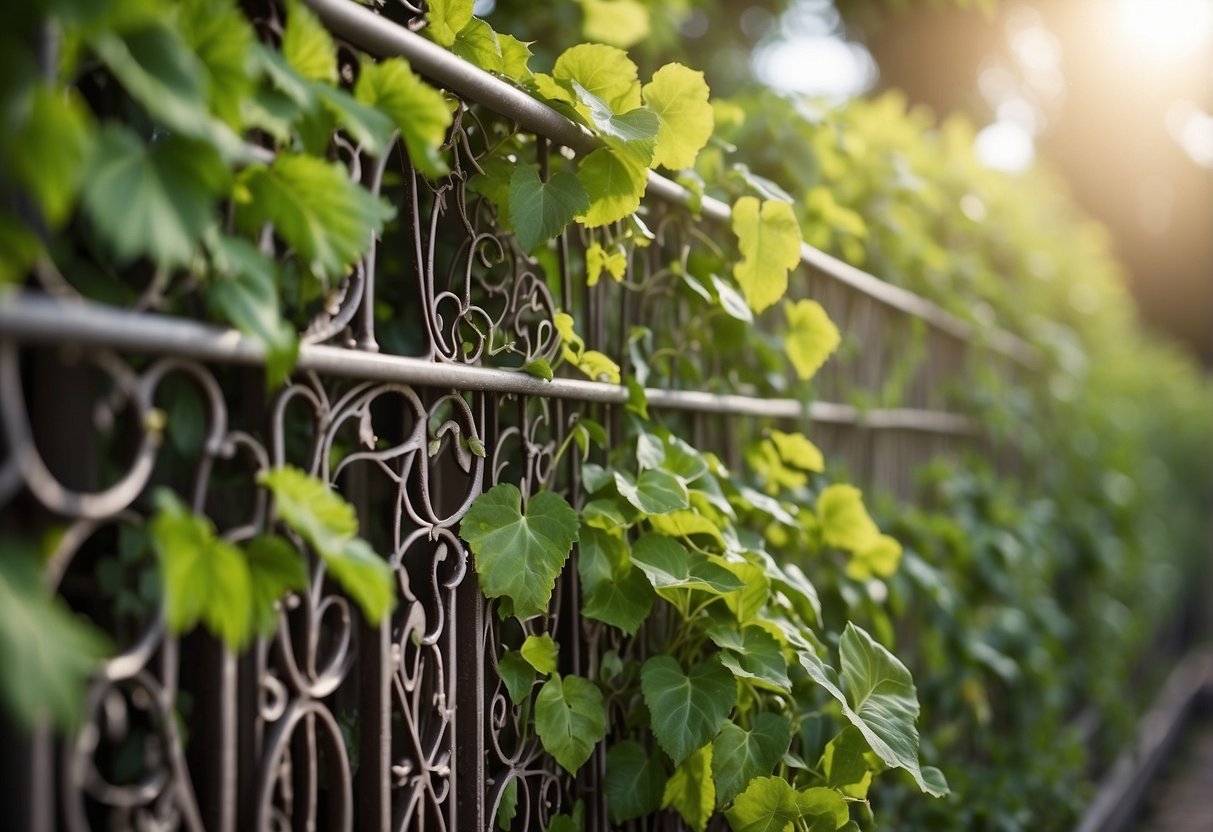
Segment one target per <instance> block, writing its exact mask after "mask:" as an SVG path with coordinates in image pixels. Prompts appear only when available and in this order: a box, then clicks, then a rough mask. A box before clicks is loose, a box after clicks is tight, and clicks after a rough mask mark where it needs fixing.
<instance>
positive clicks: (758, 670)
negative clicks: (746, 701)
mask: <svg viewBox="0 0 1213 832" xmlns="http://www.w3.org/2000/svg"><path fill="white" fill-rule="evenodd" d="M743 586H744V584H743ZM708 637H709V638H711V639H712V641H713V642H714V643H715V644H716V646H717V647H719V648H720V650H721V653H720V663H721V664H723V665H724V666H725V667H727V668H728V669H729V670H730V671H732V673H733V675H734V676H736V677H737V678H738V679H748V680H750V681H751V682H753V683H755V684H757V685H759V686H761V687H764V688H768V689H770V690H773V691H775V692H776V693H788V692H790V691H791V689H792V683H791V681H790V680H789V679H788V663H787V661H786V660H785V659H784V658H783V652H782V651H781V650H780V646H779V642H777V641H776V640H775V638H774V636H772V635H771V634H770V633H768V632H767V631H766V630H764V629H762V628H761V627H755V626H752V625H750V626H746V627H742V628H740V629H738V628H737V627H736V625H734V624H732V623H731V622H730V623H729V624H727V625H717V626H714V627H712V628H711V629H709V630H708Z"/></svg>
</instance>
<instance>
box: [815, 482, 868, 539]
mask: <svg viewBox="0 0 1213 832" xmlns="http://www.w3.org/2000/svg"><path fill="white" fill-rule="evenodd" d="M817 518H818V520H819V521H820V522H821V534H822V539H823V540H825V542H826V545H827V546H834V547H836V548H839V549H846V550H848V551H851V552H858V551H861V550H863V549H867V548H869V547H871V546H873V545H875V544H876V543H877V542H878V541H879V539H880V529H878V528H876V524H875V523H874V522H872V518H871V517H869V516H868V510H867V509H866V508H864V505H863V494H862V493H861V492H860V490H859V489H858V488H856V487H855V486H853V485H831V486H830V487H828V488H826V489H825V490H824V491H822V492H821V494H820V496H818V498H817Z"/></svg>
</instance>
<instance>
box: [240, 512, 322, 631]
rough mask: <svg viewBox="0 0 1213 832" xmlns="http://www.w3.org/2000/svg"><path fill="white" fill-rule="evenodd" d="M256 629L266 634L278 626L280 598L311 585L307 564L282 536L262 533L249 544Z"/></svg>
mask: <svg viewBox="0 0 1213 832" xmlns="http://www.w3.org/2000/svg"><path fill="white" fill-rule="evenodd" d="M245 554H246V555H247V556H248V570H249V590H250V598H251V600H252V610H253V611H252V625H253V629H254V630H255V631H256V632H257V633H258V634H260V635H261V636H262V637H264V638H268V637H270V636H271V635H273V634H274V630H275V628H276V627H277V626H278V614H277V610H276V608H275V605H276V604H277V602H278V601H279V600H280V599H281V598H282V596H283V595H285V594H286V593H287V592H289V591H290V590H297V591H303V590H305V589H307V567H305V566H304V564H303V557H302V556H301V555H300V554H299V552H297V551H296V550H295V547H294V546H292V545H291V544H290V543H288V542H286V541H285V540H283V539H282V538H281V537H274V536H269V535H262V536H260V537H256V538H254V539H253V540H252V541H251V542H250V543H249V544H248V545H247V546H246V547H245Z"/></svg>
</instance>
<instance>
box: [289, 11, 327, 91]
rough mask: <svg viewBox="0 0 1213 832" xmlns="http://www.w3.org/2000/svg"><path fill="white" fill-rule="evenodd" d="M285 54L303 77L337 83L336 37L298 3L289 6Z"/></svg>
mask: <svg viewBox="0 0 1213 832" xmlns="http://www.w3.org/2000/svg"><path fill="white" fill-rule="evenodd" d="M282 55H283V57H285V58H286V62H287V63H288V64H290V65H291V66H292V67H293V68H294V70H295V71H296V72H298V73H299V74H300V75H302V76H303V77H304V78H308V79H310V80H312V81H325V82H328V83H333V82H335V81H336V80H337V47H336V46H335V45H334V44H333V38H332V37H331V36H330V35H329V30H328V29H326V28H324V24H323V23H321V22H320V20H319V19H318V18H317V17H316V15H315V13H314V12H312V10H311V9H309V8H308V7H307V6H305V5H303V3H301V2H299V0H289V1H288V2H287V4H286V28H284V29H283V30H282Z"/></svg>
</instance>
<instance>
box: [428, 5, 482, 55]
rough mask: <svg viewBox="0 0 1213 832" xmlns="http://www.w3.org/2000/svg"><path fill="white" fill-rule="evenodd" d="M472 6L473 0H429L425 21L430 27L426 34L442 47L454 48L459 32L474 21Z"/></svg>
mask: <svg viewBox="0 0 1213 832" xmlns="http://www.w3.org/2000/svg"><path fill="white" fill-rule="evenodd" d="M472 5H473V3H472V0H429V1H428V2H427V3H426V11H425V19H426V20H427V21H429V24H430V25H429V26H427V27H426V29H425V31H426V34H428V35H429V36H430V37H431V38H432V39H433V40H434V42H435V43H437V44H439V45H440V46H446V47H448V48H449V47H451V46H453V45H454V43H455V37H456V36H457V35H458V34H459V31H460V30H461V29H463V27H464V26H466V25H468V23H469V22H470V21H471V19H472Z"/></svg>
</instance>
